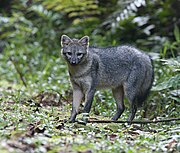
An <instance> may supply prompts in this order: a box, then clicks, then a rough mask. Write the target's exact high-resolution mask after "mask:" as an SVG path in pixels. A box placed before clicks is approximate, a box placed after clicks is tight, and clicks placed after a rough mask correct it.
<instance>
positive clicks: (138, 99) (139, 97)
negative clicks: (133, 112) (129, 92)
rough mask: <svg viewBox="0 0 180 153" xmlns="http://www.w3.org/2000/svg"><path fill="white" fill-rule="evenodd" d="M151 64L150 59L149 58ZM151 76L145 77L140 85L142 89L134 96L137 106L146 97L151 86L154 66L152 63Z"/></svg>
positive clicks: (140, 104)
mask: <svg viewBox="0 0 180 153" xmlns="http://www.w3.org/2000/svg"><path fill="white" fill-rule="evenodd" d="M151 64H152V60H151ZM150 75H151V76H148V77H147V78H149V80H148V79H145V80H144V82H143V85H142V90H143V91H141V92H140V93H139V94H138V95H137V96H136V104H137V106H138V107H142V105H143V102H144V101H145V100H146V99H147V97H148V94H149V91H150V89H151V87H152V84H153V81H154V67H153V64H152V71H151V74H150Z"/></svg>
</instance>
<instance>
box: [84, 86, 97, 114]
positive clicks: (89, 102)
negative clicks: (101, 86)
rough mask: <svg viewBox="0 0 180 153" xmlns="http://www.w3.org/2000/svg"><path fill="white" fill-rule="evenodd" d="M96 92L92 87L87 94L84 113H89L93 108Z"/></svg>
mask: <svg viewBox="0 0 180 153" xmlns="http://www.w3.org/2000/svg"><path fill="white" fill-rule="evenodd" d="M94 94H95V89H90V90H89V91H88V92H87V93H86V95H85V106H84V113H89V112H90V110H91V106H92V102H93V98H94Z"/></svg>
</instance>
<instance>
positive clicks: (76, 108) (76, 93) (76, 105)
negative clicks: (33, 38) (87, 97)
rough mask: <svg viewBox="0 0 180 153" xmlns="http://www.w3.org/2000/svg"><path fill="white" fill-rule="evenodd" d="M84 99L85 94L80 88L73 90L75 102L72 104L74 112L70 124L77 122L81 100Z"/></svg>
mask: <svg viewBox="0 0 180 153" xmlns="http://www.w3.org/2000/svg"><path fill="white" fill-rule="evenodd" d="M82 98H83V93H82V91H81V90H80V89H79V88H77V87H76V88H74V89H73V102H72V111H71V116H70V122H75V119H76V116H77V114H78V111H79V106H80V103H81V100H82Z"/></svg>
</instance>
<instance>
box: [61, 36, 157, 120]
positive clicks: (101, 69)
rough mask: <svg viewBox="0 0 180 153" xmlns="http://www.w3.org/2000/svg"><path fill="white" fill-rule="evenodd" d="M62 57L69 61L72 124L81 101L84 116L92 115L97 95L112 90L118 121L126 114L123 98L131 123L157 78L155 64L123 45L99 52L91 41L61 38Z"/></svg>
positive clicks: (87, 38)
mask: <svg viewBox="0 0 180 153" xmlns="http://www.w3.org/2000/svg"><path fill="white" fill-rule="evenodd" d="M61 47H62V49H61V55H62V57H63V58H64V59H65V60H66V62H67V65H68V70H69V76H70V81H71V84H72V88H73V102H72V111H71V116H70V121H71V122H74V121H75V118H76V116H77V114H78V110H79V106H80V103H81V101H82V99H83V98H84V99H85V106H84V112H85V113H89V112H90V109H91V105H92V101H93V97H94V94H95V91H96V90H97V89H99V88H111V89H112V93H113V97H114V99H115V101H116V105H117V112H116V114H115V115H114V117H113V118H112V120H117V119H118V118H119V117H120V116H121V114H122V113H123V111H124V109H125V108H124V96H126V97H127V99H128V101H129V103H130V115H129V118H128V120H127V121H128V122H131V121H132V120H133V119H134V117H135V114H136V111H137V107H138V106H141V105H142V104H143V101H144V100H145V99H146V97H147V95H148V93H149V90H150V88H151V86H152V82H153V78H154V70H153V66H152V61H151V59H150V57H149V56H148V55H146V54H145V53H143V52H141V51H140V50H138V49H136V48H134V47H131V46H127V45H123V46H115V47H104V48H97V47H91V46H89V37H88V36H84V37H82V38H81V39H79V40H78V39H71V38H69V37H68V36H66V35H62V36H61Z"/></svg>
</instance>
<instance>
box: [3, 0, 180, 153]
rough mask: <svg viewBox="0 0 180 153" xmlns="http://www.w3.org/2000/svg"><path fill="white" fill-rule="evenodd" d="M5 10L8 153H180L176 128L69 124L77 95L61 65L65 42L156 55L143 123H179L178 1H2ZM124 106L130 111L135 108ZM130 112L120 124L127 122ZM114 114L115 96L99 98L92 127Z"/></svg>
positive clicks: (105, 93) (5, 145)
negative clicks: (127, 48) (82, 39)
mask: <svg viewBox="0 0 180 153" xmlns="http://www.w3.org/2000/svg"><path fill="white" fill-rule="evenodd" d="M0 4H2V6H0V8H1V9H0V40H1V41H0V65H1V67H0V77H1V81H0V90H1V96H0V136H1V138H0V142H1V145H0V150H1V151H3V152H10V151H13V152H25V151H26V152H54V153H55V152H152V151H154V152H178V151H179V150H180V149H179V144H178V141H179V135H178V134H179V128H178V125H177V123H176V122H170V123H166V124H165V123H158V124H155V125H153V124H148V125H141V126H136V125H131V126H129V125H126V124H125V125H121V124H92V123H88V124H87V126H84V125H80V124H77V123H73V124H69V123H66V124H64V123H63V122H62V121H63V120H64V119H68V117H69V114H70V109H71V101H72V90H71V88H70V83H69V80H68V72H67V68H66V65H65V63H64V61H63V60H62V59H61V57H60V36H61V35H62V34H68V35H69V36H71V37H77V38H80V37H82V36H84V35H89V36H90V44H92V45H95V46H109V45H119V44H122V43H130V44H133V45H135V46H137V47H138V48H141V49H142V50H144V51H147V52H149V54H151V55H152V59H153V63H154V68H155V80H154V84H153V88H152V91H151V94H150V97H149V99H148V100H147V103H146V105H145V106H144V111H141V112H140V111H138V112H137V116H136V119H141V120H143V119H144V118H146V119H147V118H148V119H159V118H172V117H179V111H180V107H179V102H180V98H179V95H180V76H179V71H180V54H179V50H180V31H179V27H180V24H179V7H178V6H179V3H178V1H176V0H167V1H150V0H147V1H144V0H135V1H133V0H132V1H131V0H130V1H127V2H125V1H121V0H112V1H106V0H105V1H101V0H98V1H95V0H89V1H85V0H76V1H75V0H71V1H70V0H65V1H63V0H46V1H42V0H34V1H31V0H26V1H24V0H14V1H3V2H1V0H0ZM126 101H127V100H125V102H126ZM125 105H126V108H127V107H128V106H129V104H128V102H126V103H125ZM82 106H83V104H82ZM127 110H128V109H127ZM127 110H125V112H124V113H123V115H122V117H121V119H123V120H124V119H127V116H128V113H129V112H128V111H127ZM115 111H116V107H115V102H114V100H113V98H112V94H111V91H109V90H105V91H98V92H97V93H96V95H95V98H94V103H93V107H92V110H91V114H90V119H102V120H103V119H110V118H111V117H112V116H113V114H114V113H115ZM142 113H143V115H142ZM78 119H81V115H79V116H78Z"/></svg>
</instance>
